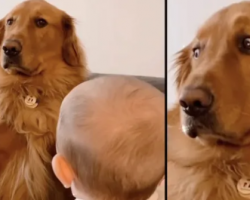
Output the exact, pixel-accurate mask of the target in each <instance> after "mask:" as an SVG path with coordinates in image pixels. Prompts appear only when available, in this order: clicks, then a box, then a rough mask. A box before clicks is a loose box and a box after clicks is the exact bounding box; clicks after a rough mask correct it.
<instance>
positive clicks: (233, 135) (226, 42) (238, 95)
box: [176, 2, 250, 146]
mask: <svg viewBox="0 0 250 200" xmlns="http://www.w3.org/2000/svg"><path fill="white" fill-rule="evenodd" d="M176 66H177V67H178V71H177V79H176V83H177V87H178V97H179V104H180V108H181V122H182V129H183V132H184V133H186V134H187V135H189V136H190V137H192V138H198V139H199V140H200V141H203V142H205V143H208V144H216V145H227V146H228V145H229V146H231V145H233V146H242V145H246V144H250V2H241V3H237V4H233V5H231V6H229V7H226V8H224V9H222V10H220V11H219V12H217V13H215V14H214V15H213V16H212V17H211V18H210V19H208V20H207V21H206V22H205V24H204V25H203V26H202V27H201V28H200V30H199V31H198V33H197V35H196V37H195V39H194V40H193V41H192V42H191V43H190V44H189V45H188V46H187V47H185V48H184V49H183V50H182V51H180V52H179V55H178V57H177V60H176Z"/></svg>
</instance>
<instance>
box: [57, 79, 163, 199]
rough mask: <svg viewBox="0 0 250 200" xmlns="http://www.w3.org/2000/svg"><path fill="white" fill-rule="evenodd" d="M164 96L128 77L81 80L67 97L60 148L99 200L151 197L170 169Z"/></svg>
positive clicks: (77, 177) (85, 187)
mask: <svg viewBox="0 0 250 200" xmlns="http://www.w3.org/2000/svg"><path fill="white" fill-rule="evenodd" d="M164 102H165V101H164V95H163V93H161V92H160V91H158V90H157V89H155V88H154V87H152V86H151V85H149V84H147V83H145V82H142V81H140V80H138V79H134V78H131V77H124V76H107V77H99V78H96V79H93V80H90V81H87V82H85V83H82V84H80V85H79V86H77V87H76V88H75V89H73V90H72V91H71V92H70V94H69V95H68V96H67V97H66V98H65V99H64V101H63V103H62V106H61V111H60V119H59V123H58V128H57V150H58V153H60V154H61V155H63V156H64V157H65V159H66V160H67V161H68V163H70V165H71V167H72V169H73V171H74V173H75V181H76V182H77V184H78V185H81V188H82V189H83V190H84V192H85V193H87V194H89V195H90V196H92V197H94V198H99V197H101V196H102V197H103V196H106V197H107V198H108V199H112V198H113V197H116V198H117V199H120V200H123V199H124V200H125V199H126V200H127V199H129V200H133V199H135V200H139V199H146V198H147V197H149V196H150V195H151V194H152V192H153V191H154V189H155V187H156V186H157V184H158V183H159V181H160V179H161V178H162V177H163V175H164V170H165V165H164V163H165V154H164V153H165V131H164V128H165V127H164V112H165V108H164Z"/></svg>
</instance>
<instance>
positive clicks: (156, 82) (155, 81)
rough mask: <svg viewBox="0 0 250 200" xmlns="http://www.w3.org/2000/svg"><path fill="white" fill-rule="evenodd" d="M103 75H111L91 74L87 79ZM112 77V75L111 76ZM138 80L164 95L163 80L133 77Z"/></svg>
mask: <svg viewBox="0 0 250 200" xmlns="http://www.w3.org/2000/svg"><path fill="white" fill-rule="evenodd" d="M105 75H111V74H99V73H91V74H90V75H89V77H88V80H90V79H93V78H96V77H99V76H105ZM112 75H114V74H112ZM133 77H136V78H138V79H140V80H143V81H145V82H147V83H149V84H151V85H153V86H154V87H156V88H157V89H159V90H160V91H161V92H163V93H165V78H158V77H150V76H133Z"/></svg>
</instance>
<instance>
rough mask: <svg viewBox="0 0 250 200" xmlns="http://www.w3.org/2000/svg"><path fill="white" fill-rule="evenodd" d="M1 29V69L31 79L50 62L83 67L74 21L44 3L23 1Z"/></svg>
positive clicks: (1, 24)
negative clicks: (30, 77)
mask: <svg viewBox="0 0 250 200" xmlns="http://www.w3.org/2000/svg"><path fill="white" fill-rule="evenodd" d="M0 26H1V29H0V30H1V33H2V35H0V40H1V66H2V68H3V69H4V70H5V71H6V72H8V73H11V74H13V73H14V74H18V75H20V74H21V75H26V76H34V75H37V74H40V73H42V72H43V71H45V70H46V69H47V68H48V66H46V62H47V63H48V62H51V61H52V60H53V61H56V62H57V63H58V61H63V62H64V63H65V64H66V65H69V66H80V65H82V64H83V63H81V62H82V61H81V60H82V59H81V55H82V52H81V48H80V46H79V44H78V41H77V37H76V35H75V27H74V24H73V19H72V18H71V17H70V16H69V15H67V14H66V13H65V12H63V11H61V10H59V9H58V8H56V7H54V6H53V5H51V4H49V3H47V2H46V1H43V0H28V1H24V2H23V3H21V4H19V5H18V6H16V7H15V8H14V9H13V10H12V11H11V12H10V13H8V14H7V15H6V16H5V17H4V19H2V20H1V23H0Z"/></svg>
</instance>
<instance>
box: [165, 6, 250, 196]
mask: <svg viewBox="0 0 250 200" xmlns="http://www.w3.org/2000/svg"><path fill="white" fill-rule="evenodd" d="M249 35H250V2H249V1H244V2H241V3H237V4H233V5H231V6H228V7H226V8H224V9H222V10H220V11H219V12H217V13H215V14H214V15H213V16H212V17H211V18H210V19H208V20H207V21H206V22H205V23H204V25H203V26H202V27H201V29H200V30H199V31H198V33H197V35H196V38H195V39H194V40H193V41H192V42H191V43H190V45H188V46H187V47H186V48H184V49H183V50H182V51H180V53H179V55H178V58H177V61H176V66H177V70H178V71H177V79H176V83H177V89H178V90H177V91H178V95H180V93H181V92H182V90H183V88H185V87H203V86H205V87H207V88H209V89H210V90H211V91H212V92H213V94H214V105H213V108H212V110H211V112H213V113H214V115H215V116H216V121H217V123H216V124H214V125H213V127H211V130H212V131H214V132H216V131H217V132H220V133H223V134H224V136H225V137H227V138H231V140H232V141H233V142H234V143H235V145H230V144H217V143H210V141H206V139H204V138H199V137H198V138H196V139H192V138H189V137H187V136H185V134H184V133H183V131H182V127H183V126H184V125H183V120H184V118H185V114H184V113H183V112H182V111H181V108H180V106H179V105H175V106H174V108H173V109H171V110H170V111H168V195H167V196H168V199H169V200H244V199H245V198H243V197H240V195H239V194H238V191H237V189H236V185H237V182H238V181H239V180H240V178H250V123H249V117H250V103H249V102H250V92H249V91H250V81H249V77H250V56H249V53H246V52H242V51H240V50H239V40H240V39H241V38H242V37H246V36H247V37H248V36H249ZM197 45H199V46H200V47H201V51H200V55H199V57H198V58H197V59H195V58H192V52H193V50H194V49H195V47H197Z"/></svg>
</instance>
